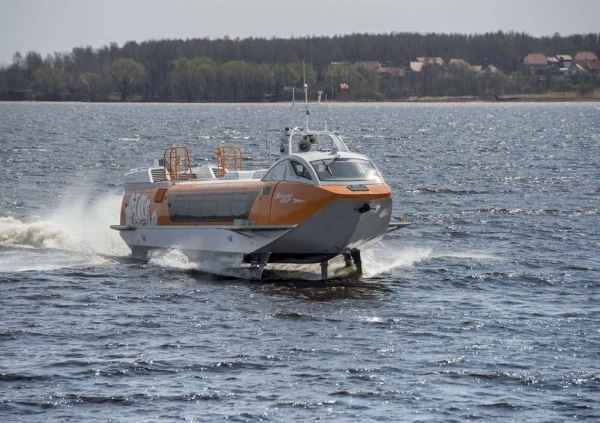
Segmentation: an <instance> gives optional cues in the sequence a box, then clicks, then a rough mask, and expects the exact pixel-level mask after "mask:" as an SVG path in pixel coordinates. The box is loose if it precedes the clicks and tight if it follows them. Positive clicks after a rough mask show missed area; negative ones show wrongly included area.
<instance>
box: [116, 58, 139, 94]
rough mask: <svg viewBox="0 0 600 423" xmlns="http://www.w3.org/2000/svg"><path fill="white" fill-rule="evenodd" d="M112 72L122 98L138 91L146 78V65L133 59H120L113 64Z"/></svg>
mask: <svg viewBox="0 0 600 423" xmlns="http://www.w3.org/2000/svg"><path fill="white" fill-rule="evenodd" d="M110 73H111V75H112V77H113V80H114V82H115V86H116V88H117V90H118V91H119V95H120V96H121V100H122V101H125V100H127V98H128V97H129V96H130V95H131V94H133V93H134V92H136V91H137V90H138V89H139V88H140V86H141V84H142V83H143V82H144V79H145V78H146V70H145V68H144V65H142V64H141V63H140V62H136V61H135V60H133V59H118V60H115V61H114V62H113V64H112V66H111V69H110Z"/></svg>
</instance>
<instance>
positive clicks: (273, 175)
mask: <svg viewBox="0 0 600 423" xmlns="http://www.w3.org/2000/svg"><path fill="white" fill-rule="evenodd" d="M286 170H287V161H285V162H281V163H279V164H278V165H277V166H275V167H274V168H273V169H271V170H270V171H269V172H268V173H267V174H266V175H265V177H264V178H263V181H283V180H284V179H285V173H286Z"/></svg>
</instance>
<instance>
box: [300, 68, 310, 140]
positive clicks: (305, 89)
mask: <svg viewBox="0 0 600 423" xmlns="http://www.w3.org/2000/svg"><path fill="white" fill-rule="evenodd" d="M302 79H303V80H304V106H305V107H306V114H305V116H304V122H305V128H306V129H305V130H306V131H307V132H308V115H310V112H309V111H308V84H307V83H306V64H305V63H304V60H302Z"/></svg>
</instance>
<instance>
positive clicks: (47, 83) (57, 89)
mask: <svg viewBox="0 0 600 423" xmlns="http://www.w3.org/2000/svg"><path fill="white" fill-rule="evenodd" d="M67 83H68V76H67V74H66V73H64V72H63V71H62V70H60V69H56V68H51V67H46V66H44V67H41V68H38V69H36V70H35V72H34V73H33V87H34V91H35V97H36V98H37V99H40V100H52V101H60V100H64V98H65V97H66V95H67Z"/></svg>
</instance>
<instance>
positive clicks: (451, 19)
mask: <svg viewBox="0 0 600 423" xmlns="http://www.w3.org/2000/svg"><path fill="white" fill-rule="evenodd" d="M497 30H504V31H508V30H515V31H524V32H527V33H530V34H532V35H552V34H553V33H555V32H559V33H560V34H562V35H565V34H574V33H588V32H600V0H304V1H302V0H292V1H289V0H164V1H158V0H95V1H92V0H0V64H8V63H10V62H11V61H12V56H13V54H14V52H15V51H21V52H22V53H25V52H27V51H29V50H34V51H38V52H40V53H42V55H46V54H48V53H53V52H56V51H60V52H65V51H69V50H70V49H71V48H73V47H78V46H86V45H90V46H92V47H94V48H98V47H101V46H103V45H105V44H108V43H110V42H117V43H118V44H119V45H122V44H123V43H124V42H126V41H130V40H135V41H144V40H148V39H153V38H154V39H159V38H197V37H210V38H218V37H222V36H225V35H228V36H230V37H248V36H255V37H271V36H277V37H290V36H292V35H294V36H302V35H335V34H348V33H352V32H372V33H375V32H377V33H381V32H392V31H395V32H402V31H418V32H463V33H481V32H489V31H497Z"/></svg>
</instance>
